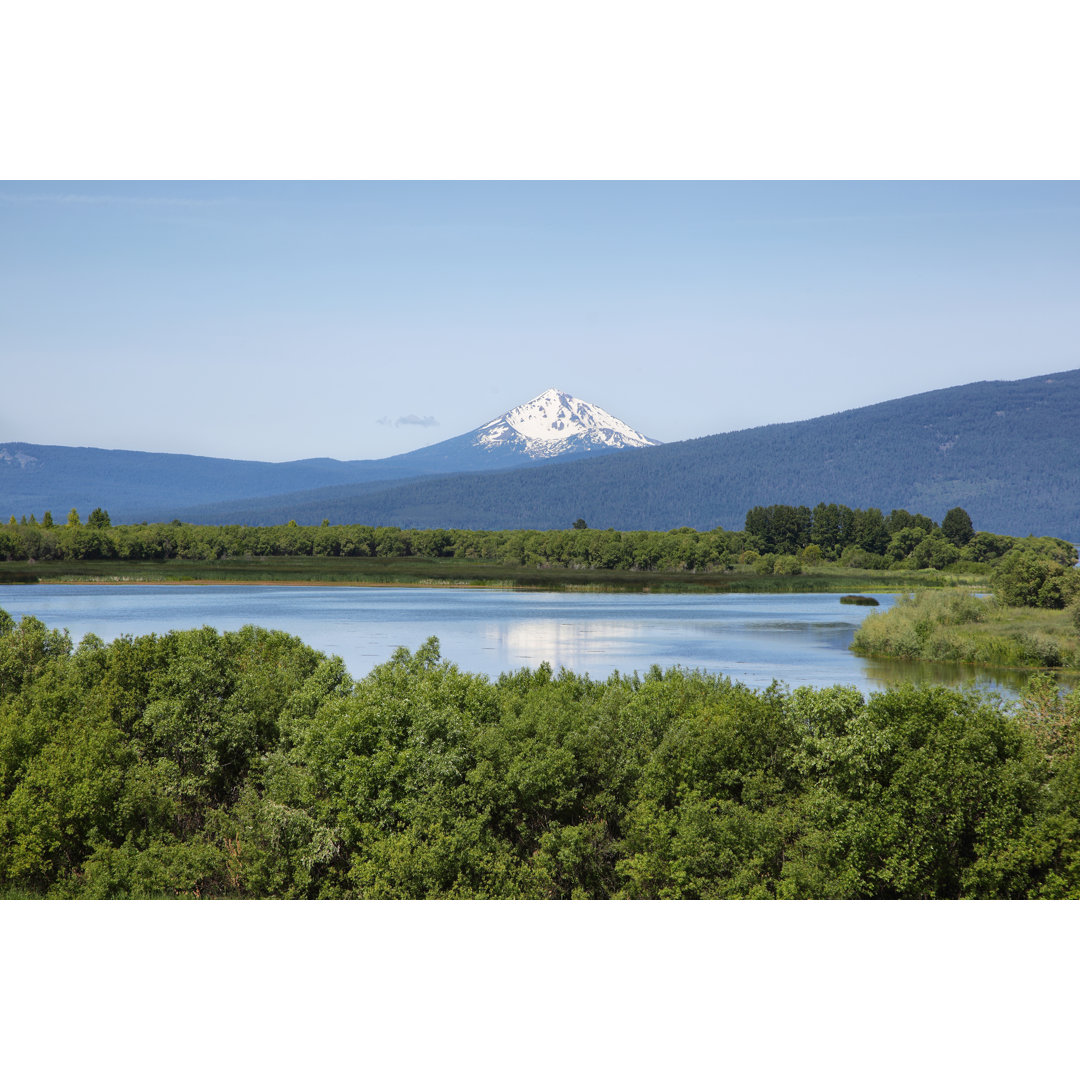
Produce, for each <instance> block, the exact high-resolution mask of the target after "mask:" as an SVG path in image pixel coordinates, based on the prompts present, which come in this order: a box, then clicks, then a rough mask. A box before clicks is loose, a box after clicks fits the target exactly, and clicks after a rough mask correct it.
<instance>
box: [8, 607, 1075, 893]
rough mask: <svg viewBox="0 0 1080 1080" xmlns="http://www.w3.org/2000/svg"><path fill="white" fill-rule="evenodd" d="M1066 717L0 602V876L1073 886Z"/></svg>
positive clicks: (1071, 747)
mask: <svg viewBox="0 0 1080 1080" xmlns="http://www.w3.org/2000/svg"><path fill="white" fill-rule="evenodd" d="M950 603H952V604H953V605H954V611H953V614H954V615H955V616H956V617H959V615H960V614H961V611H962V608H963V606H964V604H965V603H966V601H964V600H963V598H959V599H956V600H953V601H950ZM871 618H872V617H871ZM916 621H917V620H916ZM914 632H916V633H917V632H918V630H917V629H916V630H915V631H914ZM1078 718H1080V696H1078V695H1076V694H1073V695H1069V696H1067V697H1059V696H1058V695H1057V694H1056V692H1055V691H1054V689H1053V687H1052V685H1051V684H1048V683H1047V682H1046V681H1045V680H1036V681H1034V682H1033V684H1032V689H1031V691H1030V693H1029V694H1028V697H1027V698H1026V699H1025V701H1024V702H1022V703H1021V704H1020V706H1018V707H1017V708H1016V709H1013V710H1009V709H1005V708H1003V707H1001V706H999V705H996V704H992V703H990V702H988V701H984V700H983V699H982V698H980V697H979V696H978V695H977V694H973V693H966V694H965V693H959V692H955V691H950V690H945V689H942V688H919V689H916V688H912V687H906V688H900V689H896V690H890V691H888V692H885V693H881V694H875V695H872V696H871V697H870V698H869V699H865V698H864V697H863V696H862V695H861V694H859V693H858V692H857V691H855V690H852V689H850V688H842V687H833V688H829V689H822V690H813V689H808V688H800V689H797V690H795V691H790V692H789V691H786V690H784V689H782V688H780V687H778V686H775V685H774V686H773V687H771V688H770V689H768V690H765V691H751V690H749V689H747V688H746V687H744V686H741V685H739V684H736V683H732V682H730V681H729V680H727V679H725V678H722V677H717V676H710V675H705V674H701V673H696V672H686V671H682V670H679V669H673V670H670V671H666V672H662V671H660V670H659V669H656V668H654V669H652V670H650V671H649V672H648V673H646V674H645V675H644V676H639V675H634V676H620V675H615V676H612V677H611V678H609V679H607V680H605V681H603V682H600V681H596V680H592V679H589V678H587V677H583V676H579V675H575V674H573V673H571V672H567V671H561V672H559V673H558V674H556V673H554V672H552V670H551V669H550V668H549V667H547V666H546V665H541V667H539V668H538V669H536V670H535V671H529V670H521V671H517V672H514V673H509V674H506V675H503V676H502V677H500V678H499V679H497V680H494V681H492V680H489V679H487V678H486V677H483V676H478V675H470V674H467V673H464V672H461V671H459V670H458V669H457V668H456V667H455V666H454V665H452V664H449V663H447V662H445V661H443V660H442V659H441V658H440V655H439V649H438V644H437V642H436V641H435V640H434V639H432V640H430V641H429V642H427V643H426V644H425V645H424V646H423V647H421V648H420V649H418V650H416V652H414V653H410V652H408V651H407V650H404V649H402V650H399V651H398V652H397V653H395V655H394V656H393V658H392V659H391V660H390V661H389V662H388V663H386V664H383V665H381V666H379V667H377V668H376V669H375V670H374V671H373V672H372V673H371V674H370V675H368V676H367V677H366V678H364V679H362V680H360V681H357V682H353V681H352V680H351V679H350V678H349V677H348V675H347V674H346V672H345V671H344V668H343V667H342V664H341V662H340V661H339V660H337V659H327V658H325V657H323V656H322V655H320V654H318V653H316V652H314V651H313V650H311V649H309V648H307V647H306V646H305V645H304V644H303V643H302V642H300V641H298V640H297V639H295V638H292V637H289V636H288V635H285V634H281V633H277V632H273V631H266V630H260V629H258V628H255V627H245V628H244V629H243V630H240V631H236V632H234V633H226V634H217V633H215V632H214V631H213V630H210V629H208V628H204V629H202V630H197V631H185V632H175V633H170V634H166V635H162V636H154V635H151V636H148V637H140V638H120V639H118V640H117V641H116V642H114V643H112V644H111V645H104V644H103V643H102V642H101V641H100V640H98V639H96V638H93V637H88V638H86V639H84V640H83V641H82V642H81V643H80V644H79V646H78V647H77V648H74V647H73V646H72V643H71V641H70V639H69V638H68V637H67V636H66V635H65V634H62V633H58V632H56V631H49V630H47V629H46V628H45V627H44V625H43V624H42V623H41V622H40V621H38V620H36V619H32V618H24V619H23V620H22V621H21V622H19V623H18V624H15V623H14V622H13V620H11V619H10V618H8V617H7V616H5V615H3V613H0V895H5V896H28V895H29V896H37V895H39V896H52V897H102V898H107V897H114V898H119V897H154V896H191V897H213V896H220V897H269V896H274V897H297V898H300V897H312V898H314V897H337V898H349V897H384V898H400V897H414V898H419V897H447V898H449V897H535V898H573V897H581V898H586V897H589V898H605V897H641V898H660V897H685V898H692V897H716V898H719V897H763V898H764V897H820V898H828V897H848V898H862V897H868V898H869V897H877V898H929V897H962V896H967V897H1039V896H1053V897H1066V896H1068V897H1080V747H1078V739H1077V735H1078V732H1080V724H1078V723H1077V721H1078Z"/></svg>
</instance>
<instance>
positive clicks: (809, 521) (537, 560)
mask: <svg viewBox="0 0 1080 1080" xmlns="http://www.w3.org/2000/svg"><path fill="white" fill-rule="evenodd" d="M1014 549H1025V550H1031V551H1034V552H1036V553H1037V554H1038V555H1039V556H1040V558H1046V559H1050V560H1054V561H1058V562H1063V563H1069V564H1071V563H1073V562H1075V561H1076V558H1077V552H1076V548H1075V547H1073V546H1072V545H1071V544H1068V543H1066V542H1065V541H1061V540H1056V539H1053V538H1033V537H1027V538H1016V537H1009V536H1000V535H996V534H993V533H988V532H976V531H975V530H974V528H973V526H972V524H971V519H970V517H969V515H968V514H967V512H966V511H965V510H963V509H962V508H961V507H956V508H954V509H952V510H950V511H949V512H948V513H947V514H946V515H945V517H944V519H943V520H942V522H941V524H940V525H938V524H937V523H936V522H935V521H933V520H932V519H931V518H929V517H927V516H926V515H924V514H913V513H911V512H909V511H907V510H892V511H891V512H890V513H889V514H888V515H885V514H883V513H882V511H881V510H879V509H876V508H873V507H871V508H868V509H852V508H850V507H847V506H844V505H842V504H837V503H829V504H825V503H819V504H818V506H816V507H815V508H814V509H813V510H811V509H810V508H808V507H806V506H786V505H774V506H767V507H762V506H756V507H754V508H753V509H752V510H750V511H749V512H748V513H747V515H746V523H745V527H744V528H743V529H742V530H737V531H736V530H730V531H729V530H725V529H721V528H716V529H711V530H709V531H707V532H698V531H696V530H694V529H691V528H689V527H683V528H678V529H671V530H668V531H666V532H656V531H647V530H635V531H623V532H620V531H618V530H615V529H590V528H588V526H587V525H586V523H585V521H584V519H582V518H578V519H577V520H576V521H575V522H574V523H573V524H572V526H571V527H570V528H567V529H551V530H538V529H501V530H476V529H444V528H433V529H403V528H398V527H396V526H389V525H380V526H372V525H331V524H330V523H329V521H326V520H324V521H323V523H322V524H321V525H297V524H296V523H295V522H293V521H290V522H289V523H288V524H286V525H263V526H257V525H255V526H251V525H191V524H185V523H183V522H180V521H173V522H170V523H161V522H159V523H153V524H148V523H143V524H140V525H119V526H114V525H112V523H111V521H110V518H109V514H108V512H107V511H105V510H103V509H101V508H100V507H97V508H95V509H94V510H93V511H92V512H91V513H90V514H89V515H88V517H87V520H86V522H85V523H84V522H82V521H81V520H80V516H79V513H78V511H77V510H76V509H73V510H72V511H71V512H70V514H69V515H68V517H67V521H66V522H65V523H64V524H63V525H57V524H55V523H54V522H53V520H52V516H51V515H50V514H48V513H47V514H45V515H44V517H43V519H42V520H41V521H40V522H38V521H36V520H35V519H34V516H33V515H31V516H30V518H29V519H26V518H24V519H23V520H20V521H16V520H15V518H14V517H12V519H11V520H10V521H9V522H8V523H7V524H6V525H0V559H3V560H7V561H29V560H34V561H50V560H90V559H93V560H99V559H104V560H110V559H119V560H132V561H143V560H168V559H188V560H217V559H239V558H255V557H263V556H292V557H296V556H321V557H331V558H347V559H351V558H411V557H417V558H436V559H443V558H447V559H465V560H475V561H482V562H488V563H504V564H507V565H513V566H526V567H547V566H551V567H564V568H568V569H587V570H592V569H601V570H602V569H611V570H642V571H649V570H671V571H721V570H725V569H729V568H731V567H733V566H735V565H736V564H737V563H742V564H751V565H752V566H753V568H754V569H755V571H757V572H758V573H765V574H770V573H776V574H797V573H801V572H802V571H803V568H804V567H807V566H814V565H816V564H818V563H820V562H839V563H840V564H842V565H844V566H849V567H856V568H860V567H861V568H867V569H875V570H880V569H888V568H891V567H904V568H914V569H924V568H927V567H930V568H933V569H942V568H944V567H946V566H952V565H956V564H962V563H965V562H966V563H973V564H989V563H994V562H996V561H997V560H1000V559H1001V558H1002V557H1003V556H1004V555H1006V554H1008V553H1009V552H1011V551H1013V550H1014Z"/></svg>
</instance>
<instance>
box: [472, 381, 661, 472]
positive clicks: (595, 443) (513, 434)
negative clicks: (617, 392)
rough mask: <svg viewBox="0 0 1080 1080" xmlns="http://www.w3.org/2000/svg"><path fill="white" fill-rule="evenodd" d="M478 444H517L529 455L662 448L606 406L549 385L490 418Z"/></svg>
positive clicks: (478, 435)
mask: <svg viewBox="0 0 1080 1080" xmlns="http://www.w3.org/2000/svg"><path fill="white" fill-rule="evenodd" d="M474 445H475V446H480V447H483V448H484V449H486V450H494V449H495V448H496V447H504V446H513V447H515V448H516V449H518V450H520V451H521V452H523V453H525V454H527V455H528V456H529V457H534V458H542V457H543V458H546V457H556V456H557V455H559V454H566V453H580V452H581V451H588V450H601V449H604V450H622V449H625V448H626V447H636V446H658V445H659V443H658V442H657V441H656V440H655V439H650V438H648V436H646V435H642V434H641V432H640V431H635V430H634V429H633V428H632V427H630V425H629V424H626V423H624V422H623V421H622V420H619V419H618V418H617V417H614V416H612V415H611V413H609V412H606V411H605V410H604V409H601V408H600V406H599V405H592V404H590V403H589V402H588V401H582V400H581V398H576V397H574V396H573V395H572V394H567V393H565V392H564V391H562V390H559V389H557V388H556V387H554V386H553V387H550V388H549V389H547V390H545V391H544V392H543V393H542V394H539V395H538V396H537V397H534V398H532V399H531V400H530V401H526V402H525V403H524V404H523V405H518V406H517V408H515V409H511V410H510V411H509V412H507V413H503V415H502V416H498V417H496V418H495V419H494V420H490V421H488V423H486V424H484V426H483V427H481V428H479V429H478V430H477V433H476V439H475V441H474Z"/></svg>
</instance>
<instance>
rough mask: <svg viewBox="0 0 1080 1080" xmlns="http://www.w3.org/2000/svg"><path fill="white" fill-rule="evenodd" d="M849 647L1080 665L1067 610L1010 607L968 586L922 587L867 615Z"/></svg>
mask: <svg viewBox="0 0 1080 1080" xmlns="http://www.w3.org/2000/svg"><path fill="white" fill-rule="evenodd" d="M851 648H852V650H853V651H854V652H856V653H857V654H858V655H860V656H869V657H897V658H900V659H907V660H934V661H949V662H954V663H956V662H958V663H964V664H981V665H986V666H993V667H1011V668H1054V669H1060V670H1064V671H1076V670H1080V635H1078V634H1077V632H1076V630H1075V628H1074V627H1073V625H1072V622H1071V621H1070V618H1069V615H1068V614H1067V613H1066V612H1065V611H1055V610H1049V609H1045V608H1015V607H1006V606H1005V605H1003V604H1000V603H998V602H997V601H996V600H993V599H991V598H989V597H978V596H974V595H973V594H972V593H971V591H970V590H968V589H950V590H947V591H940V592H919V593H916V594H915V595H914V596H910V597H905V598H903V599H901V600H899V601H897V603H896V604H895V605H893V607H892V608H890V609H889V610H888V611H883V612H875V613H873V614H871V615H868V616H867V618H866V620H865V621H864V622H863V623H862V625H861V626H860V627H859V629H858V630H857V631H856V632H855V638H854V640H853V641H852V644H851Z"/></svg>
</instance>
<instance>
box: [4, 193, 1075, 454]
mask: <svg viewBox="0 0 1080 1080" xmlns="http://www.w3.org/2000/svg"><path fill="white" fill-rule="evenodd" d="M1078 331H1080V183H1073V182H1056V183H1019V182H1003V181H990V182H973V183H968V182H947V183H913V182H896V183H864V182H855V181H849V182H814V183H798V182H791V181H788V182H774V183H752V182H721V183H708V182H690V183H674V182H653V183H631V182H614V183H601V182H581V183H576V182H565V183H554V182H536V183H501V182H484V183H468V182H459V183H435V182H419V183H401V184H397V183H385V182H383V183H375V182H359V183H341V182H319V183H284V182H254V183H135V182H124V183H78V182H74V181H67V182H63V183H59V182H57V183H33V182H5V183H0V373H2V387H0V442H6V441H14V440H19V441H24V442H35V443H58V444H63V445H91V446H102V447H110V448H124V449H139V450H156V451H174V452H183V453H197V454H209V455H213V456H223V457H245V458H253V459H263V460H289V459H294V458H301V457H317V456H329V457H337V458H370V457H383V456H385V455H388V454H393V453H399V452H402V451H406V450H410V449H414V448H415V447H418V446H422V445H427V444H429V443H432V442H438V441H440V440H442V439H445V438H450V437H451V436H454V435H458V434H461V433H462V432H464V431H468V430H470V429H472V428H475V427H477V426H479V425H480V424H482V423H484V422H485V421H487V420H489V419H491V418H492V417H494V416H496V415H498V414H499V413H501V412H503V411H505V410H506V409H508V408H510V407H512V406H514V405H517V404H520V403H521V402H522V401H524V400H526V399H528V398H530V397H532V396H534V395H535V394H537V393H539V392H541V391H542V390H544V389H546V388H547V387H549V386H558V387H560V388H561V389H563V390H567V391H569V392H571V393H573V394H576V395H577V396H579V397H582V398H585V399H587V400H589V401H592V402H595V403H596V404H598V405H601V406H602V407H603V408H605V409H607V410H608V411H610V412H612V413H614V414H615V415H617V416H619V417H621V418H622V419H624V420H625V421H627V422H628V423H630V424H631V425H633V426H634V427H636V428H638V429H640V430H642V431H644V432H645V433H646V434H648V435H651V436H653V437H655V438H658V439H661V440H663V441H665V442H670V441H674V440H677V439H686V438H693V437H696V436H701V435H709V434H713V433H715V432H721V431H729V430H733V429H737V428H743V427H751V426H756V425H759V424H765V423H771V422H774V421H784V420H796V419H805V418H808V417H812V416H818V415H821V414H823V413H829V412H835V411H838V410H840V409H846V408H850V407H853V406H858V405H866V404H871V403H873V402H876V401H880V400H885V399H888V398H894V397H900V396H903V395H906V394H913V393H919V392H921V391H924V390H930V389H934V388H938V387H944V386H953V385H956V384H959V383H965V382H971V381H975V380H979V379H1016V378H1023V377H1026V376H1030V375H1038V374H1042V373H1046V372H1052V371H1061V370H1065V369H1068V368H1075V367H1078V366H1080V333H1078ZM410 418H411V419H412V420H413V421H416V420H424V421H425V423H424V424H419V423H416V422H409V419H410Z"/></svg>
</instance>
